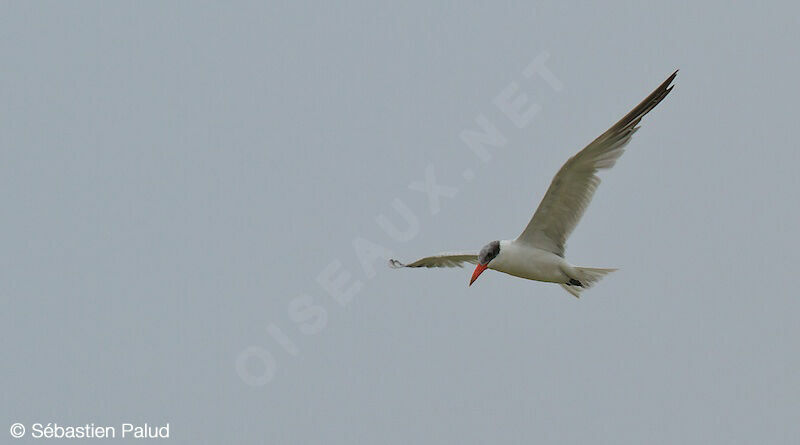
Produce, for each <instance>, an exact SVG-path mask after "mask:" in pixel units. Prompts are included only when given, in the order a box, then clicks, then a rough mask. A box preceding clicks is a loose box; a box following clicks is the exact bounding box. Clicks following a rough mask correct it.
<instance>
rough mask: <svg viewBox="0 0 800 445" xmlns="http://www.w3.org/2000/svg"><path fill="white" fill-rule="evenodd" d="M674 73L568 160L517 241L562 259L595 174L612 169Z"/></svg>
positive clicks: (595, 180)
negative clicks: (601, 170)
mask: <svg viewBox="0 0 800 445" xmlns="http://www.w3.org/2000/svg"><path fill="white" fill-rule="evenodd" d="M677 74H678V71H675V72H674V73H672V75H671V76H669V77H668V78H667V80H665V81H664V82H663V83H662V84H661V85H659V86H658V88H656V89H655V90H654V91H653V92H652V93H650V95H649V96H647V97H646V98H645V99H644V100H643V101H642V102H641V103H640V104H639V105H637V106H636V107H635V108H634V109H633V110H631V111H630V112H629V113H628V114H626V115H625V117H623V118H622V119H620V121H619V122H617V123H616V124H614V125H613V126H612V127H611V128H609V129H608V130H607V131H606V132H605V133H603V134H601V135H600V136H599V137H598V138H597V139H595V140H594V141H592V142H591V143H590V144H589V145H587V146H586V147H585V148H584V149H583V150H581V151H579V152H578V153H577V154H576V155H575V156H573V157H571V158H569V160H567V162H566V163H565V164H564V166H562V167H561V169H560V170H559V171H558V173H556V176H555V177H554V178H553V181H552V182H551V183H550V187H549V188H548V189H547V193H545V195H544V198H543V199H542V202H541V203H540V204H539V208H537V209H536V212H535V213H534V214H533V217H532V218H531V220H530V222H529V223H528V226H527V227H525V230H524V231H523V232H522V234H521V235H520V236H519V238H518V240H519V241H522V242H525V243H528V244H530V245H533V246H536V247H539V248H542V249H545V250H548V251H550V252H553V253H555V254H557V255H560V256H562V257H563V256H564V248H565V245H566V241H567V238H569V235H570V234H571V233H572V231H573V230H574V229H575V226H576V225H578V221H580V219H581V216H583V213H584V211H585V210H586V207H588V205H589V202H590V201H591V200H592V196H593V195H594V192H595V190H597V186H598V185H600V178H599V177H597V175H596V173H597V171H598V170H600V169H607V168H611V167H613V166H614V164H615V163H616V162H617V159H619V157H620V156H622V153H623V152H624V151H625V150H624V148H625V145H627V144H628V142H630V140H631V137H632V136H633V134H634V133H636V131H637V130H638V129H639V127H637V125H638V124H639V122H640V121H641V120H642V117H644V115H645V114H647V113H649V112H650V110H652V109H653V108H655V106H656V105H658V104H659V102H661V101H662V100H663V99H664V98H665V97H667V94H669V92H670V91H672V86H670V83H672V81H673V80H674V79H675V76H676V75H677Z"/></svg>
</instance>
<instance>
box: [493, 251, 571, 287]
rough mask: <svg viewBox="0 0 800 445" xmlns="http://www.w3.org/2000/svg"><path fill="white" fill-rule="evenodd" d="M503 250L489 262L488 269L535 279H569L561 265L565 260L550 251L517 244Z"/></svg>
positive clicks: (552, 280) (561, 281)
mask: <svg viewBox="0 0 800 445" xmlns="http://www.w3.org/2000/svg"><path fill="white" fill-rule="evenodd" d="M509 247H511V246H509ZM505 250H506V251H505V252H502V251H501V255H498V256H497V258H495V259H494V260H493V261H492V262H491V263H489V268H490V269H494V270H496V271H498V272H503V273H507V274H509V275H514V276H515V277H520V278H527V279H529V280H536V281H547V282H552V283H564V282H566V281H568V280H569V277H568V276H567V275H566V274H565V273H564V267H563V266H566V265H567V264H566V261H564V259H563V258H561V257H560V256H558V255H556V254H554V253H552V252H548V251H546V250H541V249H536V248H532V247H517V246H514V247H513V248H506V249H505ZM503 254H505V255H503Z"/></svg>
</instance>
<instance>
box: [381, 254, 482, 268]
mask: <svg viewBox="0 0 800 445" xmlns="http://www.w3.org/2000/svg"><path fill="white" fill-rule="evenodd" d="M464 263H472V264H478V254H477V253H440V254H439V255H434V256H429V257H425V258H420V259H418V260H417V261H414V262H413V263H408V264H404V263H401V262H400V261H397V260H395V259H391V260H389V266H390V267H393V268H396V269H397V268H401V267H464Z"/></svg>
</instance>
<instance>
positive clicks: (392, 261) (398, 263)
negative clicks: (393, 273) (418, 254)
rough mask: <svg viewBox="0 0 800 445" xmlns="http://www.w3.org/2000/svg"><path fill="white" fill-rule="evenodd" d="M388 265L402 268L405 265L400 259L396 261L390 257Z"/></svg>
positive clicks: (393, 267)
mask: <svg viewBox="0 0 800 445" xmlns="http://www.w3.org/2000/svg"><path fill="white" fill-rule="evenodd" d="M389 267H391V268H392V269H402V268H404V267H406V265H405V264H403V263H401V262H400V261H397V260H396V259H394V258H390V259H389Z"/></svg>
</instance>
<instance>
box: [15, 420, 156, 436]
mask: <svg viewBox="0 0 800 445" xmlns="http://www.w3.org/2000/svg"><path fill="white" fill-rule="evenodd" d="M8 432H9V434H11V437H13V438H14V439H20V438H23V437H29V438H33V439H169V423H165V424H161V425H152V424H148V423H138V424H137V423H125V422H123V423H120V424H117V425H97V424H95V423H85V424H83V425H64V424H60V423H56V422H47V423H40V422H34V423H31V424H28V425H25V424H23V423H19V422H17V423H14V424H12V425H11V426H10V427H9V429H8Z"/></svg>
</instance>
